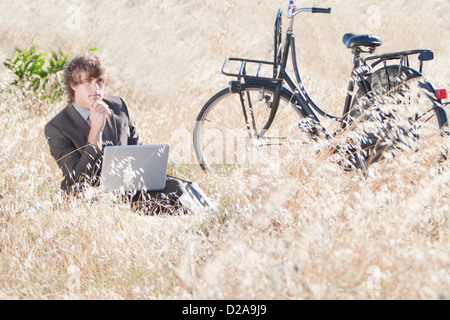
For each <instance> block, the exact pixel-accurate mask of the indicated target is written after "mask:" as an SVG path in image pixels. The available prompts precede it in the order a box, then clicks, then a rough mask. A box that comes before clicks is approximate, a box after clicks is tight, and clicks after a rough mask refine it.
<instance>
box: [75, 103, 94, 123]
mask: <svg viewBox="0 0 450 320" xmlns="http://www.w3.org/2000/svg"><path fill="white" fill-rule="evenodd" d="M72 105H73V107H74V108H75V110H77V111H78V113H79V114H80V115H81V116H82V117H83V119H84V120H85V121H87V120H88V118H89V114H90V113H91V111H90V110H89V109H85V108H83V107H80V106H79V105H77V104H76V103H75V102H73V103H72Z"/></svg>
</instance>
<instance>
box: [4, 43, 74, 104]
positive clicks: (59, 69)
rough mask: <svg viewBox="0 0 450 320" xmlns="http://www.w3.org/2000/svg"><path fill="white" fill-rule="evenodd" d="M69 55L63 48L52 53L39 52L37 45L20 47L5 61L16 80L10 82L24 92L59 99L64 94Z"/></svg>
mask: <svg viewBox="0 0 450 320" xmlns="http://www.w3.org/2000/svg"><path fill="white" fill-rule="evenodd" d="M67 60H68V56H67V55H65V54H64V53H63V52H62V51H61V50H59V51H58V52H56V51H54V50H51V52H50V54H48V53H46V52H38V51H37V48H36V46H34V45H33V46H31V47H30V48H24V49H20V48H18V47H16V48H15V53H14V55H13V56H10V57H8V58H7V59H6V61H5V62H3V65H4V66H5V67H6V68H8V69H9V70H11V71H12V73H13V74H14V76H15V77H14V80H13V81H12V82H11V83H10V85H11V86H15V87H17V88H19V89H20V90H22V92H23V93H24V94H29V93H33V94H35V95H37V96H38V97H39V98H41V99H51V100H55V99H59V98H60V97H61V96H62V95H63V94H64V85H63V84H64V82H63V71H64V68H65V65H66V62H67Z"/></svg>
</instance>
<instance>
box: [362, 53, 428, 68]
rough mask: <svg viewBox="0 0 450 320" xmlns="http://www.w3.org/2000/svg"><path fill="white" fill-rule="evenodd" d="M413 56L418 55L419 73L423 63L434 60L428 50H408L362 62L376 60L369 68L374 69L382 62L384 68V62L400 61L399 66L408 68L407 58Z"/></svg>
mask: <svg viewBox="0 0 450 320" xmlns="http://www.w3.org/2000/svg"><path fill="white" fill-rule="evenodd" d="M413 54H418V55H419V56H418V59H419V62H420V70H419V72H420V73H422V68H423V62H424V61H430V60H433V59H434V53H433V51H431V50H429V49H418V50H408V51H401V52H395V53H385V54H381V55H377V56H370V57H367V58H366V59H364V62H367V61H369V60H376V61H375V62H373V63H372V65H371V67H372V68H373V67H375V66H376V65H378V64H379V63H381V62H383V63H384V65H385V66H386V62H387V61H388V60H397V59H398V60H400V65H401V66H407V67H409V56H410V55H413Z"/></svg>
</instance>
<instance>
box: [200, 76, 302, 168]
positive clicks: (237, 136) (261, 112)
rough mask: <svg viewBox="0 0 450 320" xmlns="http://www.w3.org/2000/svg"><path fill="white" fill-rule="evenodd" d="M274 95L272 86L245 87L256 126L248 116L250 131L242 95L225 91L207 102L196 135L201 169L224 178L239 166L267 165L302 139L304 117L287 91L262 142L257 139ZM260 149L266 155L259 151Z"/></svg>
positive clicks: (284, 92) (245, 95)
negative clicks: (286, 148)
mask: <svg viewBox="0 0 450 320" xmlns="http://www.w3.org/2000/svg"><path fill="white" fill-rule="evenodd" d="M274 92H275V86H274V85H273V84H269V83H267V84H245V88H244V89H243V90H242V93H243V96H244V97H245V100H246V104H247V106H248V97H250V101H252V107H253V115H254V117H255V124H253V121H251V116H250V115H248V123H250V131H251V132H249V130H247V123H246V122H245V117H244V114H243V111H242V105H241V102H240V96H239V93H233V92H231V90H230V89H229V88H225V89H223V90H221V91H220V92H218V93H216V94H215V95H214V96H213V97H211V98H210V99H209V100H208V102H206V104H205V105H204V106H203V108H202V109H201V111H200V113H199V114H198V117H197V120H196V123H195V128H194V136H193V138H194V150H195V154H196V157H197V161H198V163H199V164H200V166H201V167H202V169H204V170H205V171H210V172H213V173H214V174H218V175H222V174H228V173H229V172H230V170H233V169H234V168H236V167H239V168H244V169H248V168H250V167H252V166H253V165H258V164H266V165H267V162H268V161H272V160H273V159H274V158H276V157H277V156H279V152H281V150H280V148H281V147H282V146H283V145H288V144H290V143H293V141H295V140H296V139H298V138H299V137H300V136H301V134H300V133H301V132H302V131H301V130H300V129H299V120H300V119H302V118H305V116H304V115H303V114H302V111H301V110H300V109H298V108H296V107H295V104H294V103H293V102H291V101H292V99H293V94H292V93H291V92H290V91H289V90H287V89H285V88H283V90H282V92H281V96H280V105H279V108H278V110H277V114H276V116H275V119H274V121H273V123H272V125H271V126H270V127H269V129H268V130H267V132H266V134H265V135H264V137H263V138H262V139H258V137H257V136H256V134H257V133H258V132H260V130H261V129H262V128H263V127H264V125H265V124H266V122H267V120H268V118H269V113H270V110H271V109H270V102H271V101H272V100H273V95H274ZM261 98H262V99H261ZM247 112H248V108H247ZM260 149H264V152H259V150H260Z"/></svg>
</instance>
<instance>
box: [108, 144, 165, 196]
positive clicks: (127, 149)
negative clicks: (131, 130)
mask: <svg viewBox="0 0 450 320" xmlns="http://www.w3.org/2000/svg"><path fill="white" fill-rule="evenodd" d="M169 149H170V145H169V144H157V145H131V146H107V147H105V149H104V151H103V165H102V172H101V176H100V187H101V188H102V189H103V190H104V191H106V192H109V191H117V190H123V191H142V190H146V191H160V190H163V189H164V188H165V187H166V175H167V164H168V160H169Z"/></svg>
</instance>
